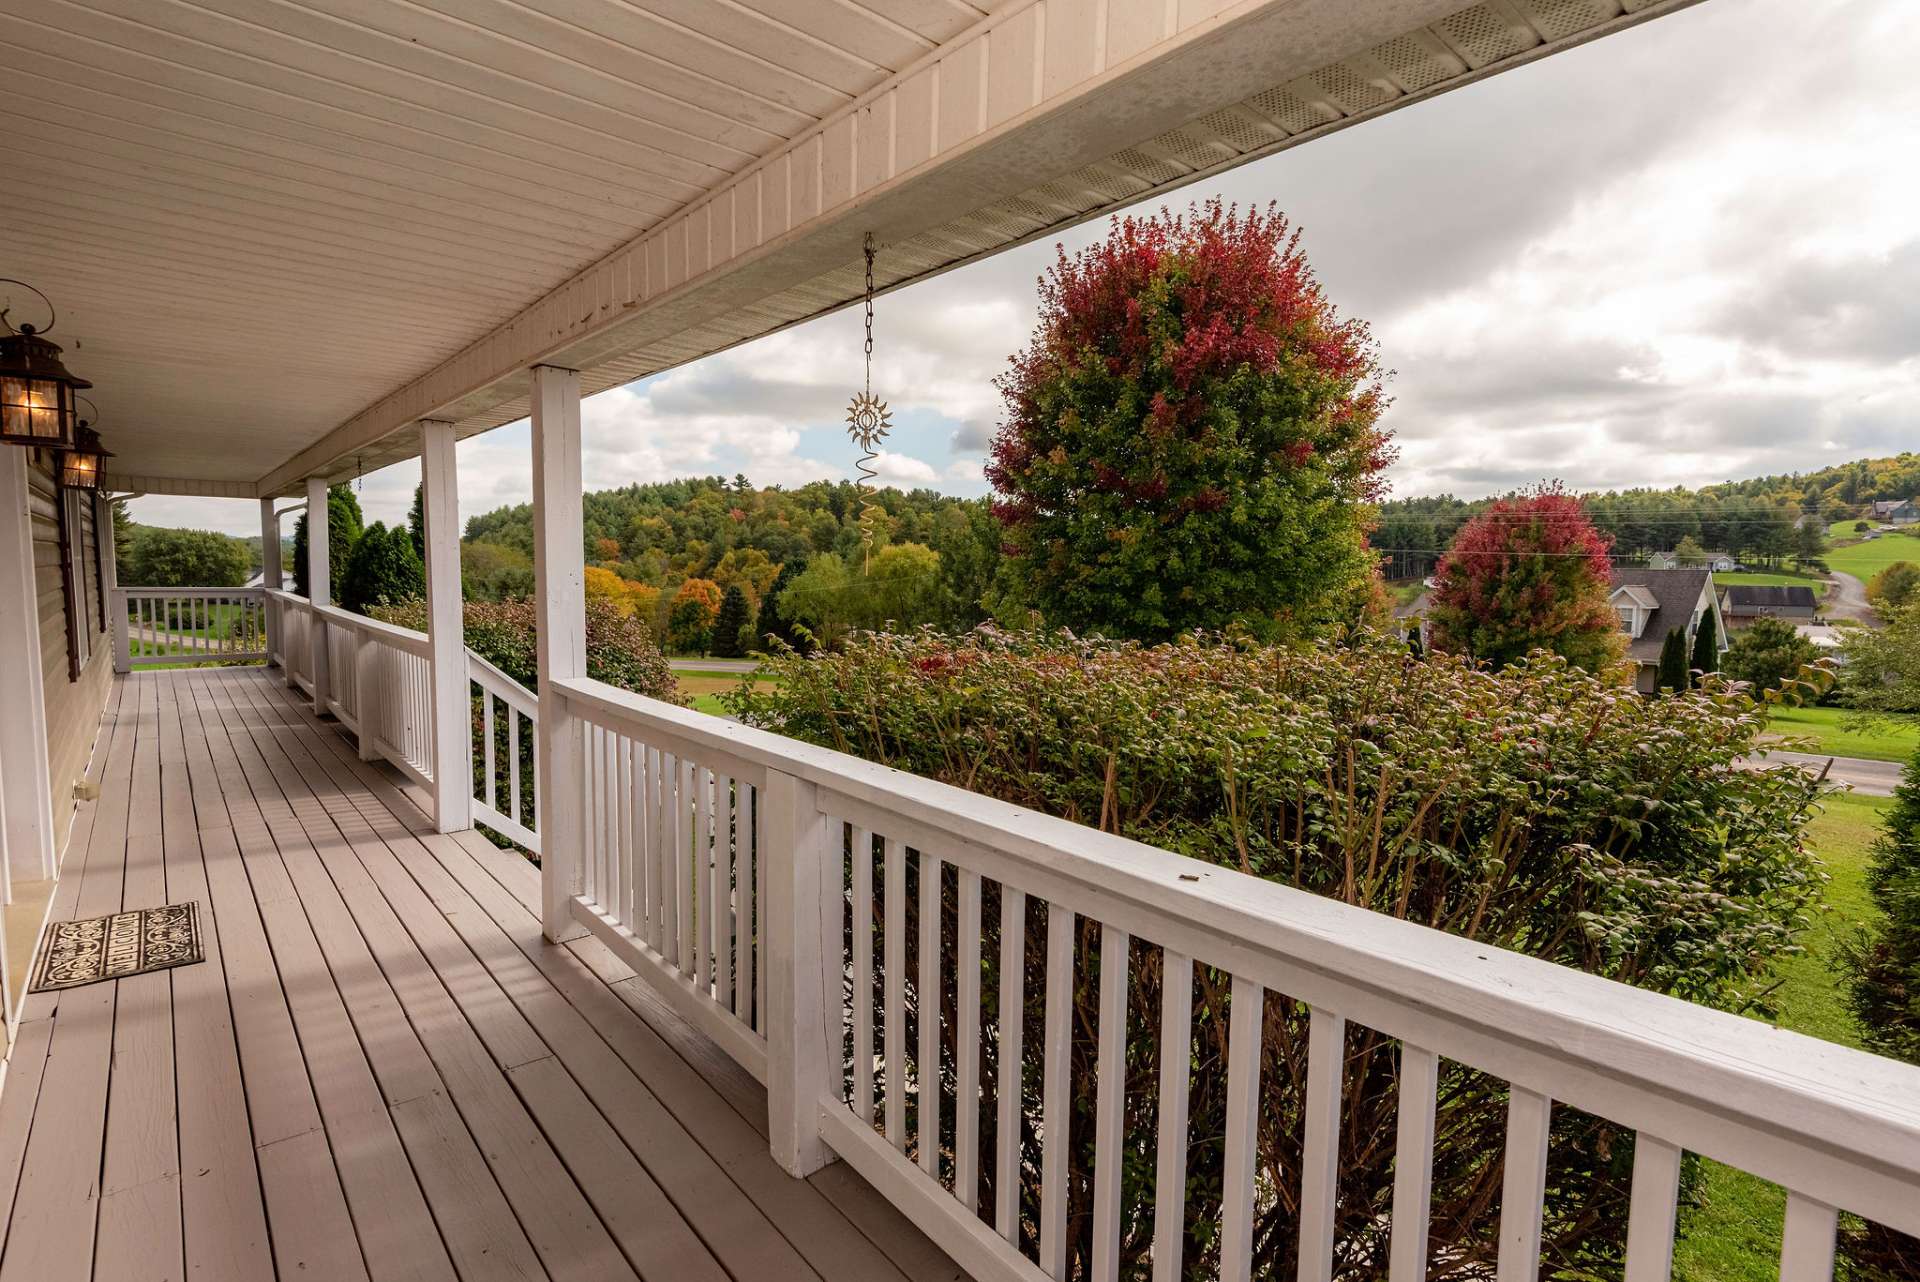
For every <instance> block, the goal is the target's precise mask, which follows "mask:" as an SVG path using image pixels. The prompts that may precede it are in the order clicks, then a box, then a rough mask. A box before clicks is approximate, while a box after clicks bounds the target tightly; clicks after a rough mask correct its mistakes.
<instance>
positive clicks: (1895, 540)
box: [1827, 526, 1920, 580]
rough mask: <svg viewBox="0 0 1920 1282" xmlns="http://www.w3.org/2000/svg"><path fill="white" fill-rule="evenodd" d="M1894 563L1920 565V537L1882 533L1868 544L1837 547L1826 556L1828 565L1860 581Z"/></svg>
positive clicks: (1869, 577)
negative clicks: (1909, 562)
mask: <svg viewBox="0 0 1920 1282" xmlns="http://www.w3.org/2000/svg"><path fill="white" fill-rule="evenodd" d="M1908 528H1909V529H1912V528H1914V527H1911V526H1909V527H1908ZM1849 534H1851V531H1849ZM1895 561H1912V562H1913V563H1914V564H1915V565H1920V536H1916V535H1913V534H1882V535H1881V536H1880V537H1879V538H1877V539H1873V540H1870V541H1869V542H1866V543H1852V544H1849V545H1847V546H1846V547H1836V548H1834V549H1833V550H1832V551H1831V552H1829V553H1827V564H1828V565H1830V566H1832V567H1833V568H1834V569H1836V570H1839V571H1841V572H1843V573H1846V574H1851V575H1853V576H1855V577H1856V578H1859V579H1862V580H1866V579H1871V578H1872V577H1873V576H1874V575H1876V574H1878V573H1880V571H1882V570H1884V569H1886V568H1887V567H1888V566H1890V565H1892V564H1893V563H1894V562H1895Z"/></svg>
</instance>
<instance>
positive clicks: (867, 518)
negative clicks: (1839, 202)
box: [847, 232, 893, 573]
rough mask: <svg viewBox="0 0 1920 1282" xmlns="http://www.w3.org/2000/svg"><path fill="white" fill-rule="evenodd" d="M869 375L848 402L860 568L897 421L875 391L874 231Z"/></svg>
mask: <svg viewBox="0 0 1920 1282" xmlns="http://www.w3.org/2000/svg"><path fill="white" fill-rule="evenodd" d="M866 253H867V374H866V386H865V387H864V388H863V389H862V390H861V392H860V393H859V395H857V396H855V397H854V398H853V400H851V401H850V402H848V404H847V435H848V436H850V437H852V438H853V443H854V444H855V445H857V446H859V447H860V460H859V462H857V463H855V464H854V470H856V471H857V472H859V473H860V554H861V562H860V568H861V571H862V573H864V572H865V571H866V570H868V569H870V568H871V567H872V565H873V540H874V535H875V532H876V531H877V530H878V529H879V526H880V523H881V522H882V521H884V520H886V518H887V514H886V510H885V509H884V508H882V507H881V506H880V505H879V504H878V503H875V502H874V501H873V496H874V484H873V482H874V481H875V480H876V479H877V478H878V477H879V475H880V473H879V472H877V471H875V470H874V467H873V464H874V460H875V459H877V458H878V457H879V455H878V453H876V451H875V449H874V447H875V446H877V445H878V444H880V442H881V441H882V440H884V439H885V438H886V435H887V432H888V430H889V429H891V428H892V426H893V422H892V419H891V418H890V417H889V411H888V409H887V403H886V402H885V401H883V400H881V399H880V398H879V397H877V396H875V395H874V394H873V233H872V232H868V233H867V244H866Z"/></svg>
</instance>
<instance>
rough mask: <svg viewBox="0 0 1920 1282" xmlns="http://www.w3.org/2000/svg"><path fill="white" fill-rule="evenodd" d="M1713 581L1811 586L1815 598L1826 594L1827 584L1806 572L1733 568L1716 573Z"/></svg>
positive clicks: (1755, 585) (1766, 586)
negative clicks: (1776, 571)
mask: <svg viewBox="0 0 1920 1282" xmlns="http://www.w3.org/2000/svg"><path fill="white" fill-rule="evenodd" d="M1713 581H1714V583H1715V584H1716V585H1717V586H1719V587H1730V586H1734V585H1737V584H1744V585H1746V586H1748V587H1762V588H1812V589H1813V595H1814V599H1815V600H1820V599H1822V598H1824V597H1825V596H1826V595H1827V588H1828V586H1829V584H1828V583H1827V581H1826V580H1825V579H1816V578H1814V577H1813V576H1811V575H1807V574H1788V573H1785V572H1782V573H1769V572H1765V571H1761V570H1734V571H1731V572H1729V573H1726V574H1719V573H1716V574H1715V575H1714V576H1713Z"/></svg>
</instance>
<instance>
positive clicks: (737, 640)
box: [713, 584, 753, 659]
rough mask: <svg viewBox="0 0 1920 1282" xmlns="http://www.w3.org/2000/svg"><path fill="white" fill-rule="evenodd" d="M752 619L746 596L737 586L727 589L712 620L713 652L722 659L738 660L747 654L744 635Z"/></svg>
mask: <svg viewBox="0 0 1920 1282" xmlns="http://www.w3.org/2000/svg"><path fill="white" fill-rule="evenodd" d="M752 617H753V615H752V611H751V610H750V608H749V607H748V605H747V594H746V593H745V592H742V591H741V590H740V587H739V585H738V584H735V585H734V586H732V587H729V588H728V589H727V590H726V592H725V594H724V595H722V596H721V598H720V612H719V613H718V614H716V615H715V616H714V618H713V652H714V653H715V654H717V655H719V656H720V657H721V658H723V659H738V658H739V657H740V656H742V655H744V654H745V653H746V652H747V647H746V644H745V636H744V634H745V633H746V631H747V624H748V622H749V620H751V619H752Z"/></svg>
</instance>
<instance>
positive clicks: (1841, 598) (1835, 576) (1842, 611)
mask: <svg viewBox="0 0 1920 1282" xmlns="http://www.w3.org/2000/svg"><path fill="white" fill-rule="evenodd" d="M1828 577H1829V578H1830V579H1831V580H1832V582H1833V591H1832V592H1830V593H1828V595H1827V599H1826V601H1825V602H1824V603H1823V604H1822V605H1821V607H1820V613H1821V614H1823V615H1825V616H1826V617H1827V618H1829V619H1858V620H1859V621H1860V622H1862V623H1864V624H1866V625H1867V626H1868V627H1871V628H1877V627H1879V626H1880V616H1879V615H1877V614H1875V613H1874V612H1873V607H1872V606H1871V605H1868V604H1867V585H1866V584H1864V583H1862V582H1861V581H1860V580H1859V579H1858V578H1856V577H1854V576H1853V575H1851V574H1846V573H1843V572H1842V571H1840V570H1835V571H1833V572H1832V573H1831V574H1830V575H1829V576H1828Z"/></svg>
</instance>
